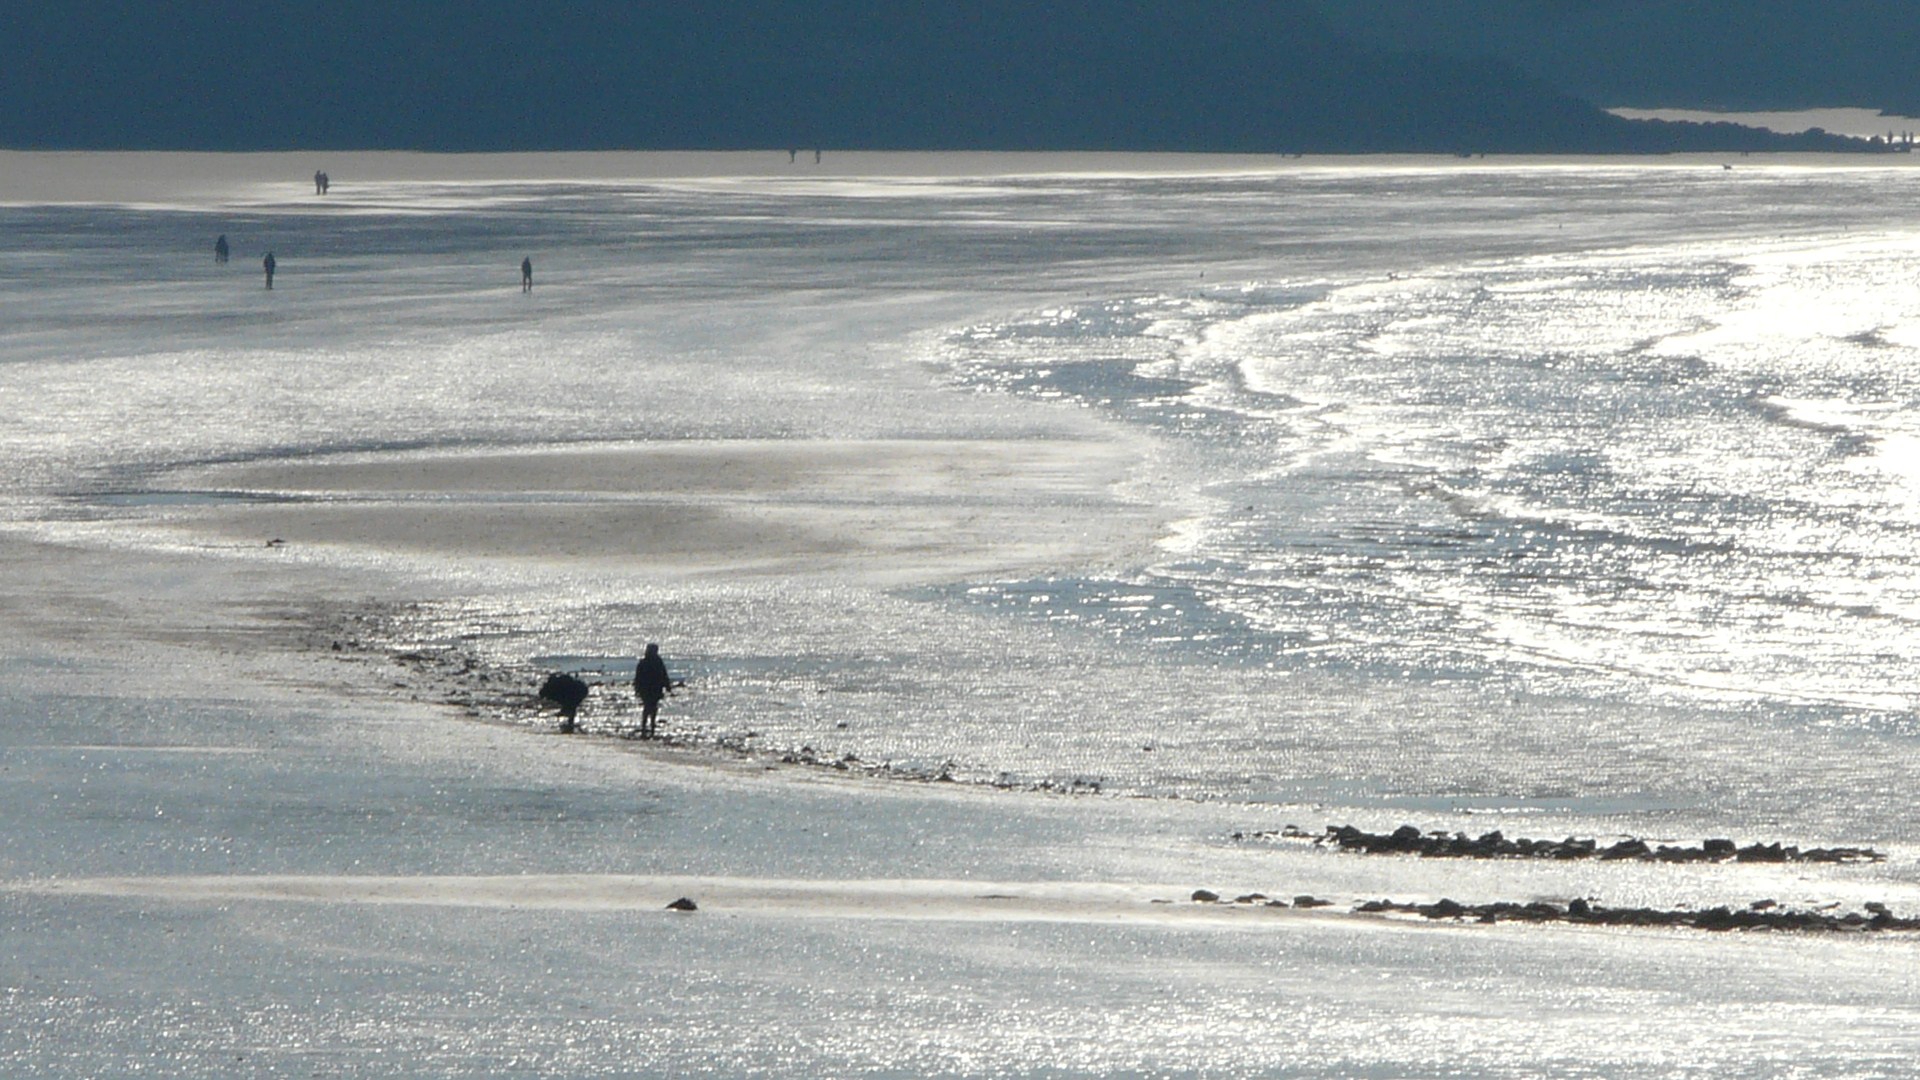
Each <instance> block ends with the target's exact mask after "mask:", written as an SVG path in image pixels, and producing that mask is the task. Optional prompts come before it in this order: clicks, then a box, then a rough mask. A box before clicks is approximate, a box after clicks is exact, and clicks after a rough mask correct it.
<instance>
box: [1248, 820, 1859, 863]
mask: <svg viewBox="0 0 1920 1080" xmlns="http://www.w3.org/2000/svg"><path fill="white" fill-rule="evenodd" d="M1233 839H1235V840H1242V841H1256V842H1257V841H1272V840H1311V841H1312V842H1313V843H1314V844H1315V845H1316V846H1319V845H1331V846H1332V847H1334V848H1337V849H1339V850H1341V851H1352V852H1358V853H1360V854H1363V855H1419V856H1421V857H1423V858H1429V859H1563V860H1570V859H1598V860H1600V861H1602V862H1612V861H1621V860H1631V861H1635V862H1664V863H1694V862H1715V863H1717V862H1743V863H1860V862H1885V861H1886V858H1887V857H1886V856H1885V855H1883V854H1881V853H1880V852H1878V851H1875V850H1873V849H1872V848H1852V847H1833V848H1807V849H1805V850H1802V849H1800V848H1797V847H1792V846H1788V845H1782V844H1780V843H1779V842H1778V841H1775V842H1774V843H1771V844H1760V843H1754V844H1748V845H1746V846H1745V847H1741V846H1740V845H1738V844H1736V843H1734V842H1733V841H1732V840H1707V841H1703V842H1702V843H1701V844H1700V846H1699V847H1679V846H1675V845H1672V844H1660V845H1658V846H1655V845H1653V844H1649V843H1647V842H1646V841H1645V840H1640V839H1637V838H1634V837H1627V838H1626V839H1623V840H1620V841H1618V842H1616V843H1613V844H1610V845H1608V846H1606V847H1601V846H1600V842H1599V841H1598V840H1594V839H1591V838H1589V839H1578V838H1575V837H1571V836H1569V837H1567V838H1566V839H1565V840H1527V839H1509V838H1508V837H1507V836H1505V835H1503V834H1502V833H1500V832H1498V831H1495V832H1490V833H1487V834H1486V835H1484V836H1478V837H1472V836H1468V835H1467V834H1466V833H1449V832H1446V831H1444V830H1436V831H1433V832H1421V831H1420V830H1419V829H1417V828H1415V827H1414V826H1412V825H1402V826H1400V827H1399V828H1397V829H1395V830H1393V831H1392V832H1390V833H1370V832H1365V831H1363V830H1361V829H1357V828H1355V827H1354V826H1352V825H1329V826H1327V830H1326V832H1324V833H1309V832H1304V831H1302V830H1300V829H1298V828H1295V827H1294V826H1292V825H1289V826H1287V827H1286V828H1284V829H1280V830H1277V831H1266V832H1253V833H1245V832H1237V833H1234V834H1233Z"/></svg>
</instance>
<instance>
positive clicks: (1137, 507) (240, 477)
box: [153, 439, 1164, 584]
mask: <svg viewBox="0 0 1920 1080" xmlns="http://www.w3.org/2000/svg"><path fill="white" fill-rule="evenodd" d="M1140 458H1141V450H1140V449H1139V448H1138V447H1136V446H1133V445H1129V444H1127V443H1123V442H1118V441H1111V442H1109V441H1092V440H1069V439H1057V440H1025V441H1012V440H953V439H947V440H811V441H795V440H703V441H690V442H661V443H645V442H640V443H622V444H595V445H588V446H558V447H531V448H525V449H520V448H515V449H510V450H488V451H477V452H464V453H447V452H432V453H389V454H357V455H351V456H343V457H339V458H321V459H291V460H280V461H256V462H247V463H239V464H231V465H217V466H202V467H197V468H194V469H190V470H184V471H182V472H180V473H178V474H176V475H174V476H173V477H171V478H170V481H169V488H170V489H172V490H174V491H178V492H183V493H187V494H189V495H198V496H203V497H201V498H199V499H198V500H197V501H193V500H189V501H188V502H186V503H184V504H173V505H169V506H168V507H167V508H166V510H165V511H164V513H162V514H160V515H158V516H157V517H156V519H155V521H154V522H153V523H154V524H155V525H157V526H158V527H159V528H161V529H162V530H165V531H167V532H169V533H172V534H174V535H176V536H178V537H180V538H182V539H186V540H188V541H190V542H192V541H198V542H227V543H238V544H259V545H266V544H269V543H272V544H273V545H274V546H276V547H281V546H285V547H290V548H294V549H301V548H305V549H314V548H323V549H332V550H341V549H349V550H358V551H362V552H367V553H393V552H400V553H406V554H411V555H424V556H429V557H437V558H443V559H500V560H517V561H531V562H547V563H559V562H564V563H567V564H586V565H588V566H595V565H605V566H621V565H624V566H637V565H640V564H644V566H645V568H646V570H647V572H648V573H650V574H654V575H668V576H688V577H698V576H704V575H713V574H728V575H739V574H792V573H802V572H806V573H818V572H832V573H838V574H843V575H848V576H851V577H855V578H858V579H860V580H863V581H867V582H874V583H880V584H901V583H909V582H918V581H926V580H953V579H960V578H964V577H967V576H970V575H976V574H981V573H990V572H1003V571H1017V570H1023V569H1042V568H1045V569H1057V568H1062V567H1067V566H1075V565H1089V564H1111V563H1121V562H1128V561H1137V560H1139V559H1141V558H1143V557H1144V556H1145V555H1146V553H1147V552H1149V551H1150V550H1151V548H1152V544H1153V542H1154V540H1155V539H1156V538H1157V537H1158V536H1159V534H1160V531H1161V528H1162V522H1161V520H1160V519H1161V517H1163V516H1164V512H1157V511H1154V510H1153V509H1152V508H1150V507H1148V506H1146V505H1144V504H1142V503H1139V502H1135V501H1131V500H1128V499H1124V498H1122V497H1121V496H1119V495H1117V494H1116V493H1115V489H1116V487H1117V485H1119V484H1121V483H1123V482H1124V481H1126V480H1127V479H1128V477H1129V475H1130V473H1131V472H1132V471H1133V470H1134V469H1135V468H1137V466H1138V464H1139V461H1140ZM276 542H277V543H276Z"/></svg>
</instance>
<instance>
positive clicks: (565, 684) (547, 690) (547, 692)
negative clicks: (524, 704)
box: [540, 672, 587, 735]
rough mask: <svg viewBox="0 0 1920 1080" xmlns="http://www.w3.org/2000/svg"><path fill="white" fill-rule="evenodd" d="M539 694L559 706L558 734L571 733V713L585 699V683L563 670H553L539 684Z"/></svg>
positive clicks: (577, 709)
mask: <svg viewBox="0 0 1920 1080" xmlns="http://www.w3.org/2000/svg"><path fill="white" fill-rule="evenodd" d="M540 696H541V697H542V698H544V699H545V700H547V701H551V702H553V703H554V704H555V705H558V706H560V734H562V735H571V734H573V714H574V713H577V712H579V711H580V705H581V703H582V702H584V701H586V700H587V684H586V683H583V682H581V681H580V680H579V679H576V678H574V677H573V676H571V675H568V674H567V673H565V672H555V673H554V674H552V675H549V676H547V681H546V682H543V683H541V684H540Z"/></svg>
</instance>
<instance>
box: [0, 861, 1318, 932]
mask: <svg viewBox="0 0 1920 1080" xmlns="http://www.w3.org/2000/svg"><path fill="white" fill-rule="evenodd" d="M0 892H11V893H21V894H32V895H42V896H64V897H82V896H90V897H121V898H128V897H132V898H141V899H148V900H159V901H165V902H170V903H218V902H233V901H278V902H296V903H318V904H389V905H430V906H439V907H464V908H534V909H543V910H556V911H663V912H664V911H666V910H667V905H668V904H669V903H672V902H673V901H675V900H677V899H679V898H681V897H688V898H691V899H693V900H694V901H695V903H696V904H697V905H698V907H699V911H700V912H702V913H716V914H736V915H755V916H765V917H782V918H840V919H859V918H868V919H908V920H913V919H923V920H940V921H986V922H1102V923H1156V924H1165V923H1178V924H1193V923H1198V924H1205V925H1234V926H1243V927H1254V926H1261V925H1270V924H1271V922H1272V921H1273V920H1277V919H1284V918H1299V917H1303V916H1306V917H1321V918H1325V917H1328V916H1329V915H1339V914H1344V913H1343V912H1341V911H1339V910H1338V909H1299V908H1294V907H1290V906H1285V905H1280V906H1268V905H1266V904H1265V903H1263V902H1260V901H1264V900H1265V899H1266V898H1265V897H1264V896H1261V897H1260V900H1259V901H1255V900H1247V901H1245V902H1241V903H1233V902H1226V903H1215V902H1196V901H1195V900H1193V899H1192V898H1191V892H1192V890H1191V889H1187V888H1181V887H1178V886H1166V885H1143V884H1127V883H1108V882H1059V881H1051V882H978V881H958V880H935V879H886V880H881V879H861V880H828V879H783V878H740V877H700V876H676V875H659V876H655V875H627V874H524V875H511V876H506V875H502V876H474V877H465V876H422V877H391V876H349V875H231V876H182V877H171V876H154V877H94V878H64V879H60V878H54V879H41V880H33V881H13V882H0Z"/></svg>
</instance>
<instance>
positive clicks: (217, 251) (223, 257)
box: [213, 233, 233, 263]
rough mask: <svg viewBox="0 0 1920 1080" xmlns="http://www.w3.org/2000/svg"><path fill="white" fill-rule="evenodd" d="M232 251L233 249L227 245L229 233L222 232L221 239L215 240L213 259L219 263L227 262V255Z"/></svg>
mask: <svg viewBox="0 0 1920 1080" xmlns="http://www.w3.org/2000/svg"><path fill="white" fill-rule="evenodd" d="M232 253H233V249H231V248H229V247H227V234H226V233H221V234H220V239H218V240H215V241H214V242H213V261H214V262H217V263H223V262H226V261H227V256H228V255H230V254H232Z"/></svg>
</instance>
